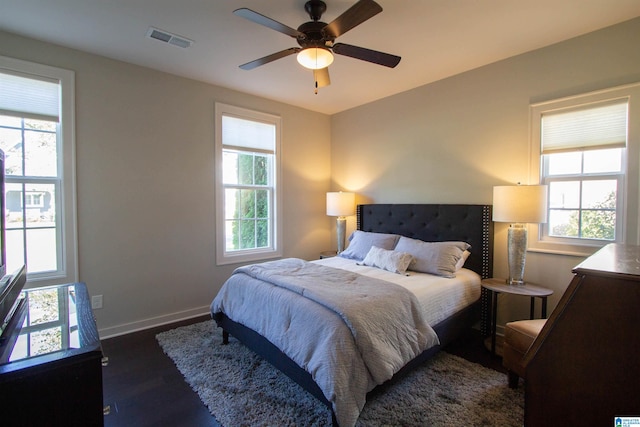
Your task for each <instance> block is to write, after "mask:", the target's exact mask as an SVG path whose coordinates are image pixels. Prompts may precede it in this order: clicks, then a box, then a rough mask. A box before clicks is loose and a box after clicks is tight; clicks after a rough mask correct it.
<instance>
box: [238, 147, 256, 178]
mask: <svg viewBox="0 0 640 427" xmlns="http://www.w3.org/2000/svg"><path fill="white" fill-rule="evenodd" d="M238 175H239V177H238V182H239V183H240V184H244V185H251V184H253V154H239V155H238Z"/></svg>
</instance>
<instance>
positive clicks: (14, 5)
mask: <svg viewBox="0 0 640 427" xmlns="http://www.w3.org/2000/svg"><path fill="white" fill-rule="evenodd" d="M325 1H326V3H327V11H326V12H325V14H324V15H323V17H322V21H324V22H331V21H332V20H333V19H335V18H336V17H337V16H338V15H340V14H341V13H342V12H344V11H345V10H346V9H348V8H349V7H351V6H352V5H353V4H354V3H355V0H325ZM376 1H377V2H378V3H379V4H380V5H381V6H382V7H383V9H384V10H383V12H382V13H380V14H378V15H376V16H374V17H373V18H371V19H370V20H368V21H366V22H364V23H362V24H361V25H359V26H357V27H356V28H354V29H352V30H351V31H349V32H347V33H346V34H343V35H342V36H340V37H339V38H338V39H337V41H338V42H342V43H348V44H352V45H357V46H362V47H366V48H369V49H374V50H379V51H383V52H388V53H392V54H395V55H399V56H401V57H402V61H401V62H400V64H399V65H398V66H397V67H396V68H393V69H391V68H387V67H382V66H379V65H374V64H371V63H368V62H363V61H359V60H356V59H352V58H349V57H346V56H336V59H335V61H334V63H333V64H332V65H331V66H330V67H329V70H330V74H331V86H328V87H326V88H322V89H320V91H319V93H318V94H317V95H314V90H313V89H314V82H313V77H312V72H311V71H309V70H306V69H304V68H302V67H301V66H300V65H298V63H297V62H296V59H295V55H291V56H289V57H286V58H283V59H280V60H277V61H275V62H272V63H270V64H267V65H263V66H261V67H258V68H256V69H254V70H251V71H244V70H241V69H239V68H238V65H240V64H243V63H245V62H249V61H251V60H254V59H257V58H260V57H262V56H266V55H268V54H271V53H274V52H277V51H280V50H283V49H286V48H289V47H295V46H297V43H296V41H295V39H293V38H291V37H288V36H286V35H284V34H281V33H278V32H276V31H274V30H271V29H268V28H266V27H263V26H260V25H257V24H255V23H252V22H250V21H247V20H246V19H243V18H240V17H237V16H235V15H233V13H232V12H233V10H234V9H237V8H240V7H248V8H250V9H253V10H255V11H256V12H259V13H261V14H263V15H266V16H268V17H270V18H272V19H275V20H276V21H279V22H281V23H283V24H286V25H288V26H290V27H293V28H297V27H298V25H300V24H301V23H303V22H306V21H308V20H309V16H308V15H307V14H306V12H305V11H304V3H305V0H271V1H268V2H267V1H261V0H178V1H176V0H0V29H1V30H5V31H9V32H13V33H16V34H20V35H24V36H28V37H32V38H36V39H41V40H45V41H48V42H51V43H55V44H59V45H63V46H68V47H71V48H75V49H79V50H82V51H87V52H91V53H95V54H98V55H103V56H106V57H109V58H114V59H118V60H122V61H126V62H130V63H134V64H138V65H142V66H146V67H150V68H154V69H157V70H162V71H166V72H169V73H173V74H177V75H180V76H185V77H190V78H193V79H197V80H201V81H204V82H209V83H212V84H215V85H219V86H224V87H227V88H231V89H236V90H239V91H243V92H248V93H251V94H255V95H259V96H262V97H266V98H269V99H274V100H278V101H282V102H285V103H288V104H292V105H296V106H300V107H303V108H307V109H309V110H313V111H319V112H322V113H327V114H333V113H336V112H339V111H343V110H346V109H349V108H352V107H356V106H358V105H362V104H365V103H367V102H371V101H374V100H376V99H380V98H383V97H386V96H389V95H393V94H396V93H399V92H403V91H406V90H409V89H412V88H415V87H417V86H421V85H424V84H427V83H430V82H433V81H436V80H439V79H442V78H445V77H448V76H451V75H454V74H458V73H460V72H463V71H466V70H470V69H473V68H477V67H479V66H482V65H485V64H489V63H492V62H495V61H498V60H501V59H504V58H508V57H510V56H514V55H517V54H520V53H523V52H527V51H530V50H533V49H537V48H540V47H543V46H547V45H550V44H553V43H556V42H559V41H562V40H566V39H569V38H572V37H575V36H578V35H581V34H585V33H588V32H591V31H594V30H596V29H599V28H604V27H607V26H610V25H613V24H616V23H619V22H622V21H626V20H629V19H632V18H634V17H636V16H640V0H376ZM150 26H153V27H156V28H159V29H162V30H165V31H168V32H171V33H174V34H177V35H179V36H182V37H185V38H188V39H191V40H194V41H195V43H194V45H193V46H192V47H190V48H188V49H182V48H179V47H176V46H173V45H169V44H166V43H163V42H160V41H157V40H152V39H149V38H147V37H145V35H146V33H147V30H148V28H149V27H150Z"/></svg>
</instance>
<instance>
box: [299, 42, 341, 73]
mask: <svg viewBox="0 0 640 427" xmlns="http://www.w3.org/2000/svg"><path fill="white" fill-rule="evenodd" d="M297 58H298V63H300V65H302V66H303V67H305V68H309V69H311V70H319V69H321V68H327V67H328V66H329V65H331V63H332V62H333V54H332V53H331V52H330V51H329V49H325V48H322V47H308V48H306V49H302V50H301V51H300V52H299V53H298V57H297Z"/></svg>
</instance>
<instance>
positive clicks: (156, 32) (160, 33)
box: [147, 27, 193, 48]
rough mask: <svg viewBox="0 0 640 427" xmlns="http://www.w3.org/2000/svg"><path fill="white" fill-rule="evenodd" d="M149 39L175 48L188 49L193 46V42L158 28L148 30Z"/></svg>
mask: <svg viewBox="0 0 640 427" xmlns="http://www.w3.org/2000/svg"><path fill="white" fill-rule="evenodd" d="M147 37H149V38H150V39H156V40H160V41H161V42H165V43H169V44H172V45H174V46H178V47H182V48H187V47H191V45H192V44H193V40H189V39H187V38H185V37H181V36H178V35H176V34H171V33H169V32H167V31H164V30H160V29H158V28H153V27H149V29H148V30H147Z"/></svg>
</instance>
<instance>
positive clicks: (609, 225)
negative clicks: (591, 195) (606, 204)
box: [582, 210, 616, 240]
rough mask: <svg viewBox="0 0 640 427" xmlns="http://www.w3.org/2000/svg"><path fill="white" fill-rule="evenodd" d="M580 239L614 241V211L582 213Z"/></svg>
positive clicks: (586, 211) (585, 211)
mask: <svg viewBox="0 0 640 427" xmlns="http://www.w3.org/2000/svg"><path fill="white" fill-rule="evenodd" d="M582 237H583V238H585V239H599V240H615V237H616V215H615V211H600V210H597V211H594V210H584V211H582Z"/></svg>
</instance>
